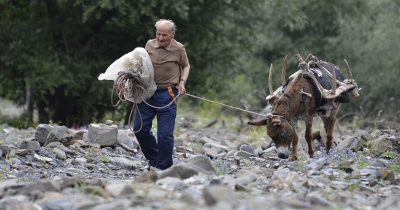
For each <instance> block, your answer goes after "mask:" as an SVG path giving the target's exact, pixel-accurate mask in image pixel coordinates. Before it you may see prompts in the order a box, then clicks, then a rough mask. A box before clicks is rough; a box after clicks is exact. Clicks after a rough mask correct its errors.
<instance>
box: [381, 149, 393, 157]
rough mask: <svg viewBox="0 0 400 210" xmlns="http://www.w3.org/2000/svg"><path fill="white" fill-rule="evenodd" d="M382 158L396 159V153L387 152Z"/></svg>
mask: <svg viewBox="0 0 400 210" xmlns="http://www.w3.org/2000/svg"><path fill="white" fill-rule="evenodd" d="M381 156H382V157H384V158H388V159H393V158H395V157H396V153H394V152H391V151H386V152H384V153H383V154H382V155H381Z"/></svg>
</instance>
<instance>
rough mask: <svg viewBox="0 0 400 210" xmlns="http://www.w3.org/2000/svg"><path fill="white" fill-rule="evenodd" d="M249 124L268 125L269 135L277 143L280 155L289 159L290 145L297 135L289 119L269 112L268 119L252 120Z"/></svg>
mask: <svg viewBox="0 0 400 210" xmlns="http://www.w3.org/2000/svg"><path fill="white" fill-rule="evenodd" d="M247 124H249V125H254V126H267V133H268V136H269V137H271V139H272V141H273V142H274V144H275V147H276V150H277V153H278V157H279V158H282V159H287V158H288V157H289V156H290V152H289V151H290V150H289V148H290V145H291V143H292V141H293V140H295V138H297V135H296V133H295V131H294V129H293V127H292V126H291V125H290V123H289V122H288V120H287V119H285V118H284V117H283V116H280V115H272V114H268V115H267V119H262V120H252V121H250V122H248V123H247Z"/></svg>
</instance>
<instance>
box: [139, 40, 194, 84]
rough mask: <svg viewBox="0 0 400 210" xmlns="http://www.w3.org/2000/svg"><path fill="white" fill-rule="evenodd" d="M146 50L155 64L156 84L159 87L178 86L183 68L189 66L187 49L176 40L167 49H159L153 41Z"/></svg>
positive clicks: (148, 43)
mask: <svg viewBox="0 0 400 210" xmlns="http://www.w3.org/2000/svg"><path fill="white" fill-rule="evenodd" d="M145 49H146V50H147V52H148V53H149V55H150V58H151V62H152V63H153V67H154V82H155V83H156V84H157V87H168V86H173V85H178V84H179V77H180V73H181V71H180V70H181V67H184V66H187V65H188V64H189V60H188V57H187V55H186V50H185V47H184V46H183V45H182V44H181V43H179V42H177V41H176V40H175V39H172V40H171V42H170V43H169V44H168V45H167V46H166V47H165V48H164V47H159V46H158V43H157V40H156V39H151V40H149V41H148V42H147V44H146V47H145Z"/></svg>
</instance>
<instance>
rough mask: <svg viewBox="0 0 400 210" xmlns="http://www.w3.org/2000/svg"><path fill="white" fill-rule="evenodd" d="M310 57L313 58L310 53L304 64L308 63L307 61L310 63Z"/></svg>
mask: <svg viewBox="0 0 400 210" xmlns="http://www.w3.org/2000/svg"><path fill="white" fill-rule="evenodd" d="M312 57H313V55H311V53H310V54H308V55H307V58H306V60H305V62H306V63H308V61H310V60H311V58H312Z"/></svg>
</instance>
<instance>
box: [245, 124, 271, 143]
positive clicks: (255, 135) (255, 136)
mask: <svg viewBox="0 0 400 210" xmlns="http://www.w3.org/2000/svg"><path fill="white" fill-rule="evenodd" d="M243 135H244V136H245V139H244V142H246V143H248V144H250V145H251V146H252V147H253V148H258V147H261V144H262V143H263V142H262V141H260V139H265V138H266V137H267V130H266V128H265V127H264V126H252V127H250V128H249V129H248V130H247V131H245V132H244V133H243Z"/></svg>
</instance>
